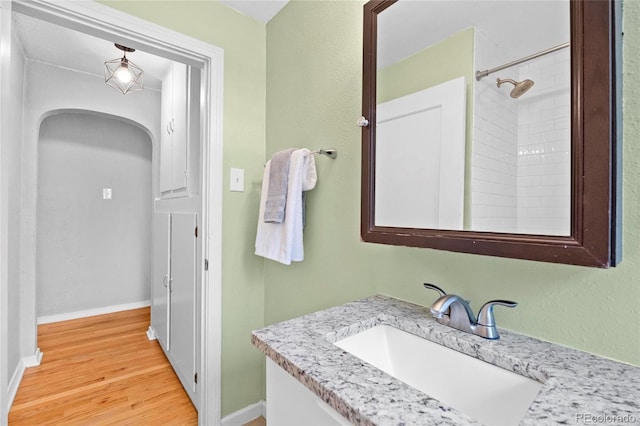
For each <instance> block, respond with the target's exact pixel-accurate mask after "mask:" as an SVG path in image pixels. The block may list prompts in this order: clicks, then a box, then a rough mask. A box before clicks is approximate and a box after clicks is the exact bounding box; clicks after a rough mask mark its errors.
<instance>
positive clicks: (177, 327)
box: [151, 213, 199, 408]
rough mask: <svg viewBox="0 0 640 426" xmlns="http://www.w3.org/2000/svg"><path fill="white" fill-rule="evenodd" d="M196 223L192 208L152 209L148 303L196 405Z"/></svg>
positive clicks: (160, 336)
mask: <svg viewBox="0 0 640 426" xmlns="http://www.w3.org/2000/svg"><path fill="white" fill-rule="evenodd" d="M197 225H198V217H197V215H196V214H194V213H156V220H155V233H154V238H155V241H154V274H153V276H154V278H153V283H154V284H153V288H152V296H153V300H152V308H151V309H152V311H151V325H152V327H153V330H154V333H155V335H156V337H157V339H158V341H159V342H160V345H161V346H162V349H163V350H164V353H165V355H166V356H167V358H168V359H169V362H170V363H171V365H172V367H173V369H174V371H175V372H176V374H177V376H178V378H179V379H180V382H181V383H182V386H183V387H184V388H185V390H186V391H187V394H188V395H189V397H190V398H191V400H192V402H193V404H194V405H195V406H196V408H197V407H198V398H196V395H197V376H196V373H197V371H196V365H197V344H198V340H197V338H196V336H197V335H198V334H197V333H198V330H199V324H198V318H197V314H198V312H199V310H198V306H197V303H196V294H197V293H196V290H197V287H198V285H197V283H198V276H197V275H198V270H197V259H198V249H197Z"/></svg>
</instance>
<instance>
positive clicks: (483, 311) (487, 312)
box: [478, 300, 518, 327]
mask: <svg viewBox="0 0 640 426" xmlns="http://www.w3.org/2000/svg"><path fill="white" fill-rule="evenodd" d="M496 305H500V306H506V307H507V308H515V307H516V306H518V304H517V303H516V302H512V301H510V300H490V301H489V302H487V303H485V304H484V305H482V308H480V312H479V313H478V324H479V325H484V326H486V327H495V325H496V320H495V318H494V317H493V307H494V306H496Z"/></svg>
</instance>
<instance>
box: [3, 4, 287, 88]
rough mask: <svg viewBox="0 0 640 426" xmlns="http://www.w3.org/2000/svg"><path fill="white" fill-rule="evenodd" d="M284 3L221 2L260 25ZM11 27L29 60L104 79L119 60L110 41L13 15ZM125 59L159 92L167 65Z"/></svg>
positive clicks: (139, 55)
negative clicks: (106, 67) (109, 66)
mask: <svg viewBox="0 0 640 426" xmlns="http://www.w3.org/2000/svg"><path fill="white" fill-rule="evenodd" d="M287 2H288V0H223V1H222V3H224V4H226V5H228V6H230V7H232V8H234V9H236V10H238V11H239V12H241V13H244V14H246V15H248V16H251V17H253V18H254V19H256V20H258V21H260V22H265V23H266V22H268V21H269V20H270V19H271V18H273V16H275V15H276V14H277V13H278V12H279V11H280V10H281V9H282V8H283V7H284V6H285V5H286V4H287ZM13 25H14V28H15V30H16V35H17V37H18V39H19V41H20V44H21V45H22V48H23V50H24V54H25V56H27V57H28V58H29V59H33V60H37V61H41V62H46V63H49V64H53V65H56V66H61V67H66V68H69V69H73V70H77V71H80V72H84V73H88V74H92V75H96V76H99V77H101V78H104V62H105V61H107V60H111V59H116V58H120V57H122V51H121V50H119V49H117V48H116V47H115V46H114V43H113V41H111V40H103V39H100V38H97V37H93V36H90V35H87V34H84V33H81V32H78V31H75V30H71V29H69V28H65V27H62V26H59V25H56V24H52V23H49V22H45V21H42V20H40V19H36V18H32V17H30V16H26V15H22V14H19V13H14V14H13ZM127 58H128V59H129V60H130V61H131V62H133V63H135V64H136V65H138V66H139V67H140V68H142V69H143V70H144V85H145V88H146V89H155V90H160V88H161V86H162V78H163V76H164V75H165V73H166V72H167V70H168V69H169V67H170V64H171V61H170V60H168V59H165V58H162V57H159V56H156V55H152V54H148V53H146V52H142V51H140V50H136V51H135V52H132V53H128V54H127Z"/></svg>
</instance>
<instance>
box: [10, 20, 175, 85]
mask: <svg viewBox="0 0 640 426" xmlns="http://www.w3.org/2000/svg"><path fill="white" fill-rule="evenodd" d="M13 25H14V28H15V30H16V35H17V37H18V39H19V41H20V44H21V45H22V48H23V49H24V54H25V56H26V57H28V58H29V59H33V60H37V61H42V62H46V63H49V64H53V65H56V66H62V67H66V68H69V69H73V70H77V71H80V72H84V73H88V74H92V75H96V76H99V77H101V78H104V62H105V61H108V60H111V59H116V58H121V57H122V51H121V50H119V49H117V48H116V47H115V46H114V45H113V42H111V41H109V40H103V39H100V38H97V37H93V36H90V35H87V34H84V33H81V32H78V31H75V30H71V29H69V28H65V27H62V26H59V25H55V24H52V23H49V22H46V21H42V20H40V19H36V18H32V17H30V16H26V15H22V14H19V13H14V14H13ZM127 59H129V60H130V61H131V62H133V63H135V64H136V65H138V66H139V67H140V68H142V69H143V70H144V85H145V88H148V89H156V90H160V87H161V84H162V77H163V75H164V74H165V73H166V71H167V70H168V68H169V65H170V64H171V61H169V60H168V59H164V58H161V57H159V56H155V55H150V54H148V53H145V52H141V51H135V52H132V53H128V54H127Z"/></svg>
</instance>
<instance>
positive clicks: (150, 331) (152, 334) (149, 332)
mask: <svg viewBox="0 0 640 426" xmlns="http://www.w3.org/2000/svg"><path fill="white" fill-rule="evenodd" d="M157 338H158V336H156V331H155V330H154V329H153V327H151V326H149V328H148V329H147V339H149V340H156V339H157Z"/></svg>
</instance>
